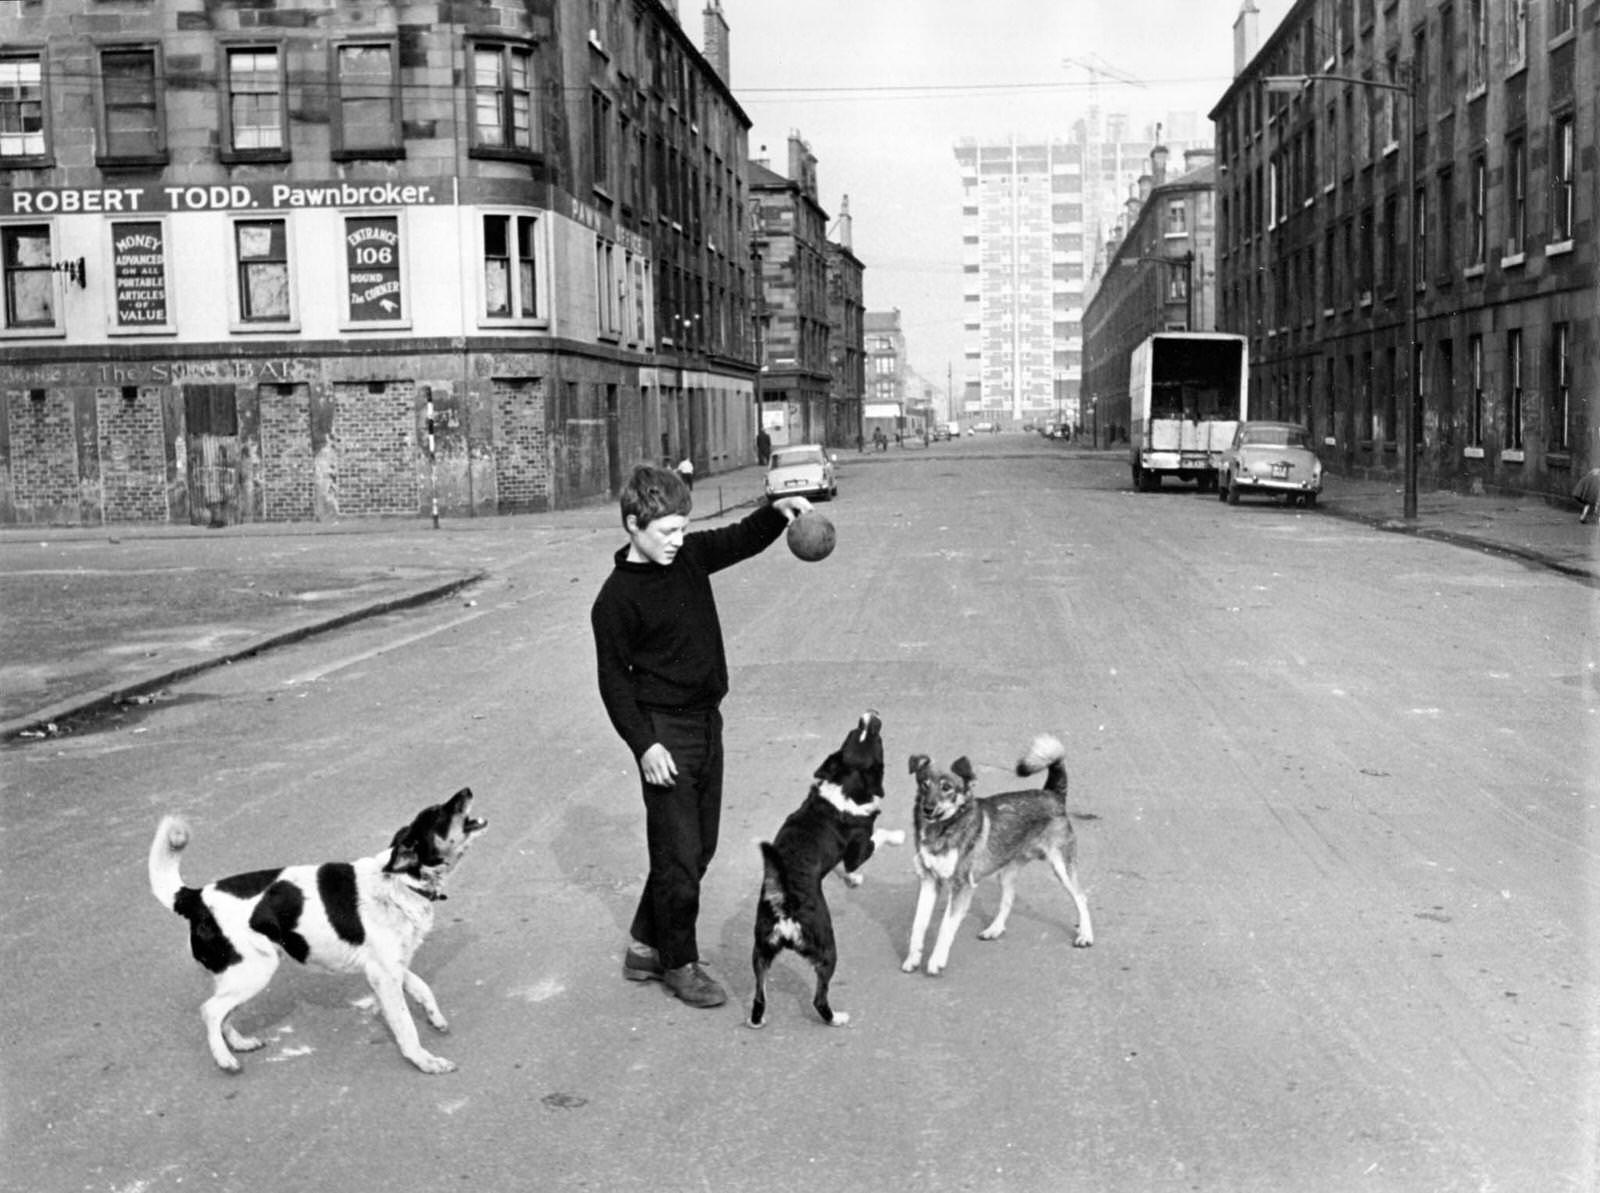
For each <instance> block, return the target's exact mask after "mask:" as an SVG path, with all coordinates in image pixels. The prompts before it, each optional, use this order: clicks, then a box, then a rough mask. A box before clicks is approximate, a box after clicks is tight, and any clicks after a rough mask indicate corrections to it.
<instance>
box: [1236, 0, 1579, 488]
mask: <svg viewBox="0 0 1600 1193" xmlns="http://www.w3.org/2000/svg"><path fill="white" fill-rule="evenodd" d="M1253 8H1254V6H1253V4H1251V3H1250V0H1245V5H1244V9H1243V10H1242V11H1241V13H1240V24H1239V25H1236V27H1235V33H1236V40H1235V46H1236V52H1235V56H1236V62H1235V71H1236V78H1235V80H1234V82H1233V83H1232V85H1231V86H1230V87H1229V88H1228V90H1227V91H1226V92H1225V93H1224V95H1223V96H1222V98H1221V99H1220V101H1219V102H1218V103H1217V105H1216V107H1215V108H1214V110H1213V111H1212V113H1211V117H1212V120H1213V121H1214V122H1215V124H1216V133H1217V149H1218V166H1217V169H1218V179H1217V201H1218V209H1217V217H1218V244H1217V258H1218V277H1217V299H1218V310H1219V314H1218V321H1217V326H1218V328H1219V330H1224V331H1231V332H1239V333H1242V334H1245V335H1247V336H1249V337H1250V362H1251V370H1250V372H1251V377H1250V414H1251V416H1252V417H1255V418H1286V419H1291V420H1294V421H1296V422H1302V423H1304V424H1305V425H1307V426H1308V427H1309V428H1310V429H1311V430H1312V432H1313V433H1314V435H1315V436H1316V437H1317V440H1318V441H1319V443H1320V444H1321V449H1322V455H1323V459H1324V461H1325V462H1326V463H1327V464H1328V465H1330V466H1332V467H1334V468H1336V469H1339V470H1342V471H1344V472H1345V473H1347V474H1351V475H1367V476H1382V477H1399V476H1401V475H1403V473H1404V458H1403V452H1402V450H1401V445H1402V444H1403V443H1404V439H1405V417H1406V409H1407V405H1406V404H1407V402H1408V401H1410V400H1411V395H1412V393H1413V389H1412V387H1413V385H1414V386H1415V393H1416V395H1417V397H1416V402H1417V410H1418V419H1417V430H1418V458H1417V475H1418V477H1419V479H1420V480H1421V481H1423V482H1425V483H1428V484H1432V485H1434V486H1435V487H1443V488H1455V489H1459V490H1462V491H1468V492H1495V491H1501V492H1525V493H1535V494H1545V495H1548V496H1550V497H1552V498H1559V499H1563V500H1564V499H1565V498H1566V497H1567V495H1568V494H1569V493H1570V491H1571V489H1572V487H1573V484H1574V483H1575V481H1576V479H1577V478H1578V477H1580V476H1582V475H1583V473H1584V472H1585V471H1587V470H1588V469H1589V468H1592V467H1594V466H1595V465H1596V464H1597V463H1600V458H1597V451H1596V449H1597V446H1600V443H1597V434H1600V423H1597V421H1596V417H1595V405H1594V403H1595V397H1594V393H1595V387H1596V380H1597V378H1596V360H1595V353H1596V333H1597V329H1600V319H1597V305H1596V295H1597V288H1596V286H1597V278H1596V251H1597V245H1596V237H1595V228H1596V225H1595V217H1596V178H1597V173H1596V169H1595V150H1596V143H1595V125H1596V120H1597V118H1600V107H1597V104H1596V100H1595V97H1596V95H1600V77H1597V74H1596V58H1597V52H1600V5H1596V4H1595V3H1593V2H1592V0H1584V2H1580V0H1550V2H1549V3H1544V4H1526V3H1520V2H1511V0H1298V3H1296V4H1295V5H1294V6H1293V8H1291V9H1290V11H1289V13H1288V15H1287V16H1286V17H1285V18H1284V20H1283V22H1282V23H1281V24H1280V25H1279V26H1278V28H1277V29H1276V30H1274V31H1273V33H1272V34H1271V36H1270V37H1269V38H1268V39H1267V41H1266V42H1265V44H1264V45H1262V46H1261V47H1260V49H1259V52H1257V51H1256V50H1255V47H1254V44H1253V42H1254V37H1253V32H1251V31H1250V25H1249V23H1250V22H1251V21H1252V20H1253V19H1254V12H1253ZM1241 31H1243V34H1242V35H1241ZM1283 75H1293V76H1312V80H1311V82H1310V83H1309V84H1307V85H1306V86H1304V87H1302V88H1300V89H1299V90H1297V91H1290V92H1288V93H1269V92H1268V91H1267V90H1266V87H1265V83H1264V80H1265V79H1266V78H1267V77H1268V76H1283ZM1319 75H1337V76H1340V78H1339V79H1318V78H1316V77H1315V76H1319ZM1374 82H1377V83H1387V84H1394V85H1397V87H1396V88H1387V87H1378V86H1371V85H1369V84H1370V83H1374ZM1413 316H1414V318H1415V327H1416V334H1415V342H1414V343H1413V340H1412V337H1411V334H1410V331H1409V322H1410V320H1411V318H1412V317H1413Z"/></svg>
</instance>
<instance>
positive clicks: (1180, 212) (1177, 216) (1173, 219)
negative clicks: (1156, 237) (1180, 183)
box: [1167, 199, 1189, 236]
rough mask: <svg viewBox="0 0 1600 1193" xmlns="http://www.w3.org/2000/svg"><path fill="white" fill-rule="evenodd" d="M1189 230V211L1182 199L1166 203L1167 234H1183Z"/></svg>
mask: <svg viewBox="0 0 1600 1193" xmlns="http://www.w3.org/2000/svg"><path fill="white" fill-rule="evenodd" d="M1188 232H1189V212H1188V209H1187V208H1186V207H1185V206H1184V202H1183V200H1182V199H1174V200H1172V201H1171V202H1170V203H1168V204H1167V235H1168V236H1185V235H1187V234H1188Z"/></svg>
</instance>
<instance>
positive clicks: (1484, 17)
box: [1467, 0, 1489, 93]
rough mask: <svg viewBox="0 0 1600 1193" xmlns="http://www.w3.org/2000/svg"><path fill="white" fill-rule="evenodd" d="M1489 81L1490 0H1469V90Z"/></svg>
mask: <svg viewBox="0 0 1600 1193" xmlns="http://www.w3.org/2000/svg"><path fill="white" fill-rule="evenodd" d="M1488 81H1489V0H1467V91H1468V92H1469V93H1470V92H1474V91H1480V90H1482V89H1483V88H1484V87H1485V86H1487V85H1488Z"/></svg>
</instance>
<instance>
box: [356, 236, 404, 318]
mask: <svg viewBox="0 0 1600 1193" xmlns="http://www.w3.org/2000/svg"><path fill="white" fill-rule="evenodd" d="M344 253H345V267H346V269H347V270H348V272H349V277H350V322H352V323H396V322H400V321H403V320H404V319H405V317H406V313H405V307H404V296H403V295H402V293H401V287H400V221H399V220H398V219H397V218H396V217H394V216H392V215H364V216H352V217H350V218H348V219H346V220H345V222H344Z"/></svg>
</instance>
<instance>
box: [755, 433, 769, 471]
mask: <svg viewBox="0 0 1600 1193" xmlns="http://www.w3.org/2000/svg"><path fill="white" fill-rule="evenodd" d="M756 459H757V460H759V461H761V466H762V467H763V468H765V467H766V466H767V461H768V460H770V459H772V436H771V435H768V434H767V429H766V428H765V427H762V428H761V429H760V430H759V431H757V432H756Z"/></svg>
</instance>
